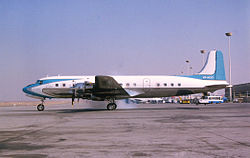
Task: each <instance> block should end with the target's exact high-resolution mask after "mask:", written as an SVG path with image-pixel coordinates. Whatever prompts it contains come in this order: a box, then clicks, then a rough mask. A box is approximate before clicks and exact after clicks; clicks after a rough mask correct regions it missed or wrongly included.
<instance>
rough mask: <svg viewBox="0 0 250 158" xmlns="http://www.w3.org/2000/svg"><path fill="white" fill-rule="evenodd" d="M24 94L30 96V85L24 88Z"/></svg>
mask: <svg viewBox="0 0 250 158" xmlns="http://www.w3.org/2000/svg"><path fill="white" fill-rule="evenodd" d="M23 92H24V93H27V94H29V93H30V85H28V86H26V87H24V88H23Z"/></svg>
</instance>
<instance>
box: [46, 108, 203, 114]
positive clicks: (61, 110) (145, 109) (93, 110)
mask: <svg viewBox="0 0 250 158" xmlns="http://www.w3.org/2000/svg"><path fill="white" fill-rule="evenodd" d="M148 110H200V108H198V107H166V108H128V109H117V110H114V111H108V110H107V109H91V108H88V109H60V110H50V111H57V113H78V112H97V111H107V112H115V111H148Z"/></svg>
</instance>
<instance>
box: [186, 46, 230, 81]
mask: <svg viewBox="0 0 250 158" xmlns="http://www.w3.org/2000/svg"><path fill="white" fill-rule="evenodd" d="M187 77H191V78H197V79H203V80H226V75H225V68H224V59H223V54H222V52H221V51H219V50H212V51H210V52H209V53H208V56H207V60H206V63H205V65H204V66H203V68H202V69H201V71H200V72H198V73H197V74H195V75H192V76H187Z"/></svg>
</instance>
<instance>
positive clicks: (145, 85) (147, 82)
mask: <svg viewBox="0 0 250 158" xmlns="http://www.w3.org/2000/svg"><path fill="white" fill-rule="evenodd" d="M149 88H150V79H148V78H144V79H143V89H144V91H145V92H148V91H149V90H150V89H149Z"/></svg>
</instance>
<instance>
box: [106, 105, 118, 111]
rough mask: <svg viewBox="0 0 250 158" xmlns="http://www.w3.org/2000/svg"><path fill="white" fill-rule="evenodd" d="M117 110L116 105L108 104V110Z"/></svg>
mask: <svg viewBox="0 0 250 158" xmlns="http://www.w3.org/2000/svg"><path fill="white" fill-rule="evenodd" d="M116 108H117V105H116V104H115V103H109V104H108V105H107V109H108V110H115V109H116Z"/></svg>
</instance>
